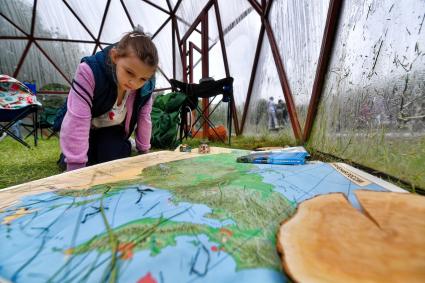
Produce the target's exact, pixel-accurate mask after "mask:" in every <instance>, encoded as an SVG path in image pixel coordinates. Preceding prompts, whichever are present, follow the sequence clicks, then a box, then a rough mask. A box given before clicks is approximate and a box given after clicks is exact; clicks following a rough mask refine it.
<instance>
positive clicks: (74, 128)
mask: <svg viewBox="0 0 425 283" xmlns="http://www.w3.org/2000/svg"><path fill="white" fill-rule="evenodd" d="M94 87H95V80H94V76H93V72H92V70H91V69H90V67H89V66H88V65H87V64H86V63H81V64H80V65H79V66H78V68H77V71H76V73H75V77H74V81H73V83H72V88H71V90H70V91H69V95H68V104H67V107H68V110H67V112H66V115H65V117H64V119H63V122H62V127H61V131H60V146H61V150H62V153H63V154H64V155H65V162H66V164H67V171H71V170H74V169H78V168H82V167H85V166H86V163H87V159H88V158H87V151H88V149H89V133H90V124H91V107H92V101H93V93H94Z"/></svg>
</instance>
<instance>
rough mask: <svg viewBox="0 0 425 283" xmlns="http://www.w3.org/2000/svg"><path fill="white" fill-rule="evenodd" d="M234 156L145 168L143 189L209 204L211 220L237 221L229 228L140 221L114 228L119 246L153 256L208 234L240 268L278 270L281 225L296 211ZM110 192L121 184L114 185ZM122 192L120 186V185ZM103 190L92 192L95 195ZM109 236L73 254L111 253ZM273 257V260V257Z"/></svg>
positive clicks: (77, 249) (218, 156)
mask: <svg viewBox="0 0 425 283" xmlns="http://www.w3.org/2000/svg"><path fill="white" fill-rule="evenodd" d="M235 160H236V155H229V154H221V155H206V156H202V157H198V158H193V159H187V160H181V161H175V162H170V163H166V164H160V165H157V166H152V167H149V168H146V169H145V170H143V172H142V174H141V179H140V180H141V181H139V183H140V182H141V183H143V184H145V185H148V186H151V187H154V188H159V189H167V190H168V191H170V192H171V194H172V195H173V196H174V197H173V199H172V201H173V202H175V203H178V202H189V203H194V204H195V203H196V204H205V205H207V206H208V207H210V208H211V209H212V213H211V214H209V215H208V216H207V217H209V218H212V219H218V220H228V219H230V220H233V222H234V223H235V224H234V225H228V226H225V229H220V228H212V227H209V226H206V225H199V224H193V223H190V222H186V223H182V222H174V221H172V219H171V220H167V219H141V220H137V221H133V222H130V223H127V224H125V225H122V226H121V227H118V228H116V229H114V230H113V233H114V234H115V236H116V238H117V239H118V241H119V243H123V244H125V243H133V244H134V250H147V249H149V250H150V251H151V254H152V255H153V256H154V255H156V254H158V253H160V252H161V249H163V248H164V247H167V246H172V245H175V238H176V237H178V236H185V235H187V236H193V235H199V234H205V235H207V236H208V237H209V238H210V240H211V241H213V242H216V243H218V246H217V249H221V250H224V251H225V252H227V253H229V254H231V255H232V257H233V258H234V259H235V261H236V263H237V268H238V269H245V268H260V267H263V268H273V269H277V270H279V269H280V264H279V259H278V255H277V253H276V248H275V235H276V231H277V228H278V226H279V223H280V222H281V221H282V220H284V219H286V218H288V216H290V215H291V214H292V213H293V211H294V207H293V206H292V205H291V203H290V202H289V201H288V200H286V199H285V198H284V197H283V196H282V195H281V194H279V193H276V192H273V187H272V185H270V184H266V183H263V182H262V177H261V176H260V175H258V174H254V173H250V171H251V169H252V165H251V164H241V163H236V162H235ZM110 188H111V189H110V190H109V192H108V194H111V193H114V191H115V192H116V190H118V189H119V186H115V185H114V186H111V187H110ZM121 188H122V187H121ZM100 189H101V188H93V189H92V190H93V191H92V193H94V192H98V190H100ZM109 241H110V235H108V234H106V233H105V234H103V235H99V236H97V237H95V238H93V239H91V240H90V241H88V242H87V243H85V244H83V245H80V246H79V247H76V248H75V250H74V251H73V252H74V253H81V252H86V251H88V250H92V249H97V250H99V251H105V252H106V251H110V250H111V247H110V246H109V245H108V243H109ZM271 255H272V256H271Z"/></svg>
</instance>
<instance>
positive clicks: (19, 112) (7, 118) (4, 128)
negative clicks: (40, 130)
mask: <svg viewBox="0 0 425 283" xmlns="http://www.w3.org/2000/svg"><path fill="white" fill-rule="evenodd" d="M37 108H38V106H37V105H28V106H25V107H23V108H20V109H12V110H8V109H0V122H4V123H5V124H4V125H2V124H0V136H2V135H3V133H6V134H8V135H9V136H11V137H12V138H14V139H15V140H17V141H18V142H20V143H21V144H22V145H24V146H26V147H28V148H31V147H30V145H29V144H28V143H27V142H25V140H24V139H22V138H20V137H18V136H17V135H15V134H14V133H13V132H12V131H11V130H10V128H11V127H12V126H13V125H14V124H15V123H17V122H18V121H19V120H21V119H23V118H25V117H26V116H28V115H29V114H32V122H33V125H34V129H33V130H32V131H31V132H30V134H32V135H34V145H35V146H37V140H38V136H37V111H38V109H37ZM27 137H28V135H27Z"/></svg>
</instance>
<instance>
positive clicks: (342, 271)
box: [277, 190, 425, 283]
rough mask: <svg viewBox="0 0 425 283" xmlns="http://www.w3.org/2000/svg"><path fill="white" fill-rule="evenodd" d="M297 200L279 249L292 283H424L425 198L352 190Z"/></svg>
mask: <svg viewBox="0 0 425 283" xmlns="http://www.w3.org/2000/svg"><path fill="white" fill-rule="evenodd" d="M355 194H356V196H357V199H358V200H359V203H360V205H361V207H362V211H359V210H357V209H356V208H354V207H353V206H352V205H351V204H350V203H349V202H348V200H347V199H346V197H345V196H344V195H343V194H329V195H323V196H318V197H315V198H313V199H310V200H307V201H305V202H303V203H302V204H300V206H299V207H298V210H297V212H296V214H295V215H294V216H293V217H292V218H291V219H289V220H287V221H286V222H283V223H282V224H281V226H280V229H279V232H278V236H277V248H278V251H279V252H280V254H281V259H282V265H283V268H284V269H285V271H286V273H287V274H288V275H289V276H290V277H291V278H292V279H293V280H295V281H296V282H338V283H340V282H345V283H348V282H418V283H419V282H421V283H423V282H425V197H423V196H419V195H415V194H402V193H393V192H374V191H363V190H358V191H355Z"/></svg>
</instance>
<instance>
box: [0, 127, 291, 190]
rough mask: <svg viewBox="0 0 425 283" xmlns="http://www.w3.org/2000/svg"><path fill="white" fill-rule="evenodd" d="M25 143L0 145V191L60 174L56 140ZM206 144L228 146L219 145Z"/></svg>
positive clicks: (270, 139) (246, 145)
mask: <svg viewBox="0 0 425 283" xmlns="http://www.w3.org/2000/svg"><path fill="white" fill-rule="evenodd" d="M26 141H27V142H28V143H29V144H30V145H31V149H28V148H26V147H24V146H22V145H21V144H20V143H18V142H17V141H15V140H14V139H12V138H10V137H6V138H5V139H4V140H2V141H0V189H3V188H7V187H10V186H14V185H18V184H22V183H26V182H29V181H33V180H38V179H41V178H45V177H49V176H52V175H56V174H59V173H61V171H60V170H59V167H58V166H57V165H56V161H57V160H58V158H59V153H60V149H59V139H58V138H57V137H52V138H51V139H48V140H47V139H39V140H38V146H37V147H34V143H33V140H32V137H29V138H28V139H27V140H26ZM293 142H294V141H293V139H292V138H291V137H289V136H287V135H285V134H264V135H261V136H259V137H232V146H231V147H232V148H240V149H249V150H251V149H254V148H257V147H263V146H282V145H293ZM184 143H187V144H189V145H191V146H192V148H196V147H198V145H199V144H200V143H201V141H200V140H187V141H184ZM209 144H210V146H221V147H223V146H224V147H226V146H227V145H223V143H221V142H210V143H209ZM227 147H228V146H227ZM153 151H156V150H155V149H153Z"/></svg>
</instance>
